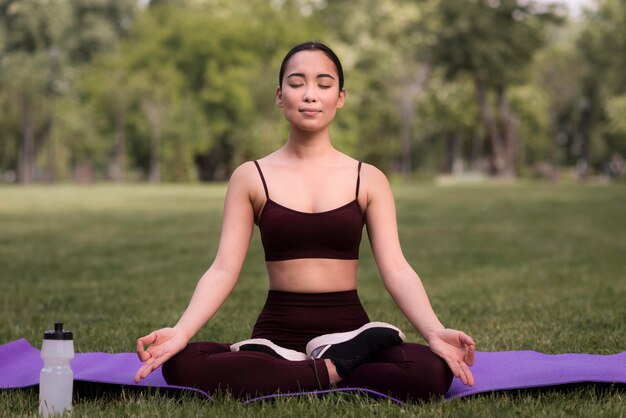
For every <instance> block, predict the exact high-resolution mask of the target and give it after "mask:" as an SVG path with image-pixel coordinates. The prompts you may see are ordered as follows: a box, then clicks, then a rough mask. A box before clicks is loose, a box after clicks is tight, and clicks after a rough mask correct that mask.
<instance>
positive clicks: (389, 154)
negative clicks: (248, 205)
mask: <svg viewBox="0 0 626 418" xmlns="http://www.w3.org/2000/svg"><path fill="white" fill-rule="evenodd" d="M625 6H626V0H598V3H597V5H596V7H595V8H593V9H591V10H589V11H588V12H587V13H586V14H585V15H584V17H582V18H580V19H577V20H568V19H567V18H566V16H565V14H564V11H563V10H564V9H563V6H562V5H559V4H558V1H555V2H554V4H547V3H546V2H543V1H542V2H537V1H515V0H461V1H458V2H446V1H443V0H424V1H420V2H417V1H414V0H350V1H348V0H334V1H332V2H331V1H323V0H250V1H244V0H230V1H229V0H152V1H150V2H139V3H138V2H137V1H136V0H0V179H2V178H4V179H5V180H6V181H14V180H17V181H20V182H22V183H29V182H32V181H59V180H74V181H79V182H90V181H94V180H98V179H110V180H113V181H125V180H130V181H134V180H150V181H153V182H159V181H167V182H170V181H172V182H185V181H196V180H224V179H227V178H228V176H229V175H230V173H231V172H232V170H233V169H234V168H235V167H236V166H237V165H238V164H240V163H242V162H243V161H246V160H249V159H254V158H260V157H261V156H263V155H265V154H267V153H269V152H272V151H273V150H275V149H276V148H277V147H279V146H281V144H283V143H284V141H285V139H286V134H287V125H286V123H285V121H284V120H283V118H282V114H281V112H280V111H279V110H278V109H277V108H276V106H275V105H274V95H275V91H276V86H277V83H278V80H277V74H278V68H279V66H280V62H281V60H282V57H283V56H284V54H285V53H286V52H287V51H288V50H289V49H290V47H291V46H293V45H295V44H296V43H299V42H303V41H306V40H321V41H323V42H326V43H328V44H329V45H330V46H331V47H333V49H335V51H336V52H337V53H338V55H339V56H340V57H341V59H342V62H343V65H344V70H345V73H346V88H347V90H348V101H347V104H346V106H345V108H344V109H342V110H341V111H340V112H339V113H338V117H337V120H336V123H335V124H334V125H333V128H332V133H331V134H332V138H333V143H334V145H335V146H336V147H337V148H338V149H340V150H342V151H345V152H347V153H349V154H351V155H353V156H355V157H356V158H359V159H363V160H365V161H367V162H370V163H373V164H376V165H377V166H379V167H380V168H381V169H383V170H385V171H400V172H403V173H405V174H411V173H413V172H429V173H454V174H460V173H463V172H467V171H480V172H486V173H490V174H494V175H506V176H515V175H518V174H539V175H549V176H550V177H551V178H554V176H553V174H554V173H557V172H558V171H559V170H562V169H564V168H565V167H578V169H579V171H580V174H581V175H582V176H585V175H587V174H592V173H594V172H602V170H603V168H604V167H605V166H606V163H607V161H609V160H615V159H616V158H617V159H619V158H620V155H621V156H624V155H626V127H625V126H624V122H623V117H621V115H623V114H624V111H625V110H626V99H625V97H626V76H625V75H624V74H626V73H625V72H624V71H623V68H625V67H626V56H625V55H624V54H618V53H615V52H616V51H624V50H626V7H625Z"/></svg>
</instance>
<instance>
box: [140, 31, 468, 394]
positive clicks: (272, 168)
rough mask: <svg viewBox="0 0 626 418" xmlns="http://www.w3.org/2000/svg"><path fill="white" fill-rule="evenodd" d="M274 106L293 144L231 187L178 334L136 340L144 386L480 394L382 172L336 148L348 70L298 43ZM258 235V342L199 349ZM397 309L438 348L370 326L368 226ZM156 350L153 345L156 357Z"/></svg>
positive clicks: (462, 340) (241, 171) (461, 337)
mask: <svg viewBox="0 0 626 418" xmlns="http://www.w3.org/2000/svg"><path fill="white" fill-rule="evenodd" d="M278 81H279V85H278V88H277V91H276V104H277V106H278V107H279V108H281V109H282V110H283V113H284V116H285V119H286V120H287V122H288V123H289V137H288V139H287V142H286V143H285V145H284V146H283V147H281V148H280V149H278V150H276V151H275V152H273V153H271V154H269V155H267V156H266V157H264V158H261V159H259V160H257V161H253V162H247V163H245V164H242V165H241V166H240V167H238V168H237V169H236V170H235V172H234V173H233V175H232V177H231V179H230V182H229V184H228V191H227V193H226V198H225V206H224V219H223V225H222V233H221V237H220V242H219V248H218V250H217V255H216V257H215V260H214V261H213V263H212V264H211V266H210V268H209V269H208V270H207V272H206V273H205V274H204V275H203V276H202V277H201V278H200V280H199V282H198V284H197V287H196V289H195V291H194V293H193V296H192V298H191V301H190V303H189V306H188V307H187V309H186V310H185V312H184V314H183V315H182V317H181V318H180V320H179V321H178V323H177V324H176V325H175V326H174V327H173V328H163V329H160V330H157V331H153V332H152V333H150V334H149V335H147V336H145V337H141V338H139V339H138V341H137V353H138V355H139V358H140V359H141V360H142V361H143V362H144V363H143V365H142V367H141V368H140V369H139V370H138V372H137V375H136V377H135V379H136V380H137V381H139V380H140V379H142V378H144V377H146V376H147V375H148V374H150V373H151V372H152V371H153V370H155V369H156V368H158V367H160V366H163V376H164V377H165V380H166V381H167V382H168V383H169V384H172V385H180V386H190V387H197V388H199V389H202V390H204V391H207V392H209V393H214V392H215V391H217V390H225V391H228V392H230V393H232V394H233V395H234V396H238V397H250V396H254V395H259V394H271V393H275V392H283V393H284V392H296V391H302V390H317V389H328V388H330V387H331V386H336V387H358V388H367V389H372V390H375V391H378V392H382V393H385V394H389V395H391V396H394V397H396V398H400V399H404V400H416V399H425V398H428V397H430V396H437V395H442V394H444V393H445V392H446V391H447V390H448V388H449V386H450V384H451V381H452V376H453V375H454V376H457V377H458V378H459V379H461V381H462V382H463V383H464V384H466V385H473V383H474V381H473V377H472V373H471V372H470V369H469V366H471V365H472V364H473V362H474V352H475V344H474V341H473V340H472V338H471V337H470V336H468V335H466V334H465V333H463V332H461V331H456V330H452V329H447V328H445V327H444V326H443V325H442V324H441V322H440V321H439V320H438V319H437V316H436V315H435V313H434V312H433V309H432V307H431V305H430V302H429V300H428V296H427V295H426V292H425V290H424V287H423V286H422V282H421V280H420V279H419V277H418V275H417V274H416V273H415V271H414V270H413V269H412V268H411V266H410V265H409V264H408V263H407V261H406V259H405V258H404V255H403V253H402V249H401V247H400V242H399V239H398V228H397V223H396V212H395V205H394V199H393V195H392V192H391V188H390V186H389V183H388V181H387V179H386V177H385V175H384V174H383V173H382V172H381V171H380V170H378V169H377V168H375V167H373V166H371V165H369V164H365V163H362V162H360V161H357V160H355V159H353V158H351V157H349V156H347V155H345V154H343V153H341V152H339V151H337V150H336V149H335V148H333V146H332V144H331V140H330V135H329V128H330V125H331V123H332V121H333V119H334V118H335V114H336V112H337V109H339V108H341V107H343V105H344V102H345V100H346V91H345V89H344V78H343V70H342V67H341V63H340V61H339V59H338V58H337V56H336V55H335V53H334V52H333V51H332V50H330V49H329V48H328V47H327V46H325V45H324V44H321V43H316V42H307V43H303V44H300V45H297V46H295V47H294V48H293V49H292V50H291V51H289V53H288V54H287V55H286V57H285V59H284V60H283V63H282V66H281V68H280V74H279V80H278ZM255 224H257V225H258V226H259V229H260V232H261V240H262V243H263V248H264V250H265V261H266V266H267V272H268V276H269V292H268V296H267V301H266V303H265V306H264V307H263V310H262V312H261V313H260V315H259V317H258V319H257V322H256V324H255V326H254V328H253V330H252V339H250V340H246V341H242V342H239V343H236V344H224V343H216V342H193V343H189V341H190V340H191V338H192V337H193V336H194V335H195V334H196V333H197V332H198V330H199V329H200V328H201V327H202V326H203V325H204V324H205V323H206V322H207V321H209V320H210V319H211V318H212V317H213V315H214V314H215V312H216V311H217V310H218V308H219V307H220V306H221V305H222V303H223V302H224V301H225V299H226V298H227V297H228V295H229V294H230V292H231V291H232V290H233V288H234V286H235V284H236V282H237V279H238V277H239V274H240V272H241V268H242V265H243V262H244V259H245V256H246V253H247V251H248V247H249V244H250V240H251V237H252V232H253V229H254V225H255ZM364 225H365V226H366V227H367V233H368V235H369V240H370V243H371V246H372V251H373V254H374V258H375V260H376V264H377V266H378V270H379V272H380V275H381V277H382V280H383V282H384V285H385V287H386V289H387V290H388V291H389V293H390V294H391V296H392V297H393V299H394V300H395V302H396V303H397V304H398V306H399V307H400V309H401V310H402V312H403V313H404V315H405V316H406V317H407V318H408V320H409V321H410V322H411V324H412V325H413V326H414V327H415V328H416V329H417V331H418V332H419V333H420V334H421V335H422V336H423V337H424V339H425V340H426V341H427V342H428V346H425V345H420V344H415V343H408V342H404V335H403V334H402V332H401V331H400V330H399V329H398V328H396V327H394V326H393V325H390V324H386V323H382V322H370V319H369V317H368V316H367V314H366V312H365V310H364V309H363V306H362V305H361V302H360V301H359V297H358V294H357V290H356V289H357V265H358V258H359V244H360V242H361V234H362V229H363V226H364ZM147 346H148V348H146V347H147Z"/></svg>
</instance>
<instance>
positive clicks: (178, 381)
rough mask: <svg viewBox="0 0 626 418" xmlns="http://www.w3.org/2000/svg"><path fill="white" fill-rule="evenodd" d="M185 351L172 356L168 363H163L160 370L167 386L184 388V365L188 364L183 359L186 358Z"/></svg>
mask: <svg viewBox="0 0 626 418" xmlns="http://www.w3.org/2000/svg"><path fill="white" fill-rule="evenodd" d="M186 350H187V349H184V350H183V351H181V352H180V353H178V354H176V355H174V356H173V357H172V358H170V359H169V360H168V361H166V362H165V363H163V365H162V366H161V370H162V372H163V378H164V379H165V381H166V382H167V384H168V385H174V386H184V381H185V378H184V376H185V374H186V372H185V370H186V367H185V365H186V364H188V363H187V362H186V361H185V358H186V357H188V356H187V353H185V351H186Z"/></svg>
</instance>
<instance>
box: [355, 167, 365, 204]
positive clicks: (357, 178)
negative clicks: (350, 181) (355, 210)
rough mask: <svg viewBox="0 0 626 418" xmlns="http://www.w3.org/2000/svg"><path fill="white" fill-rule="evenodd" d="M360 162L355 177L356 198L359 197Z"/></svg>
mask: <svg viewBox="0 0 626 418" xmlns="http://www.w3.org/2000/svg"><path fill="white" fill-rule="evenodd" d="M361 164H363V163H362V162H361V161H359V168H358V174H357V176H356V198H358V197H359V186H360V185H361Z"/></svg>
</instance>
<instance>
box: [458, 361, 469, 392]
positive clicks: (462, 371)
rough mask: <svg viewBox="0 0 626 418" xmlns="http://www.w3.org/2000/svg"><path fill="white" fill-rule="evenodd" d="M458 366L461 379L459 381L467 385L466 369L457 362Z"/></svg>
mask: <svg viewBox="0 0 626 418" xmlns="http://www.w3.org/2000/svg"><path fill="white" fill-rule="evenodd" d="M458 368H459V379H461V382H463V384H464V385H465V386H467V384H468V382H469V378H468V377H467V370H466V369H465V368H464V367H463V364H462V363H458Z"/></svg>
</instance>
